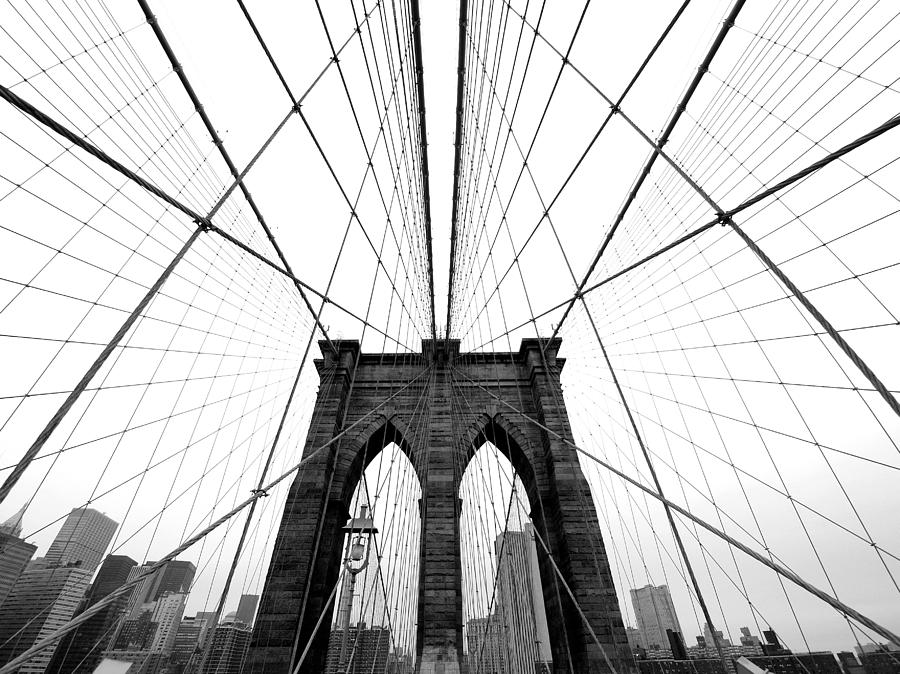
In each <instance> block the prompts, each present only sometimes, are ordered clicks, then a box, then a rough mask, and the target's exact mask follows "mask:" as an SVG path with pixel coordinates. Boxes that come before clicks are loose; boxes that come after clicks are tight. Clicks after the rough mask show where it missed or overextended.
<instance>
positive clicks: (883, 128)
mask: <svg viewBox="0 0 900 674" xmlns="http://www.w3.org/2000/svg"><path fill="white" fill-rule="evenodd" d="M897 126H900V115H896V116H894V117H892V118H890V119H889V120H887V121H886V122H884V123H882V124H880V125H879V126H877V127H875V128H874V129H872V130H871V131H869V132H868V133H866V134H864V135H862V136H860V137H859V138H857V139H855V140H853V141H851V142H850V143H847V144H846V145H844V146H843V147H841V148H839V149H837V150H835V151H834V152H831V153H829V154H828V155H826V156H825V157H822V158H821V159H819V160H818V161H816V162H814V163H812V164H810V165H809V166H807V167H806V168H804V169H802V170H800V171H799V172H797V173H794V174H793V175H791V176H789V177H787V178H785V179H784V180H782V181H780V182H779V183H777V184H776V185H773V186H772V187H769V188H767V189H765V190H763V191H762V192H760V193H758V194H756V195H754V196H753V197H751V198H749V199H747V200H746V201H744V202H742V203H741V204H739V205H738V206H735V207H734V208H732V209H730V210H728V211H722V212H721V214H720V215H719V216H717V218H716V219H715V220H711V221H709V222H707V223H706V224H704V225H702V226H700V227H698V228H697V229H695V230H693V231H692V232H690V233H689V234H687V235H685V236H683V237H681V238H680V239H678V240H676V241H674V242H672V243H671V244H667V245H666V246H664V247H662V248H661V249H659V250H657V251H656V252H654V253H651V254H650V255H649V256H647V257H645V258H643V259H642V260H639V261H638V262H636V263H634V264H632V265H629V266H628V267H626V268H625V269H623V270H621V271H619V272H616V273H615V274H613V275H612V276H608V277H606V278H605V279H603V280H602V281H599V282H597V283H594V284H592V285H591V286H589V287H587V288H584V287H583V285H582V284H580V285H582V289H581V290H579V291H577V292H576V293H575V294H574V295H573V296H572V297H571V298H570V299H569V300H566V301H567V302H568V305H569V307H570V308H571V306H572V305H573V304H574V303H575V302H576V301H577V300H578V299H580V298H581V297H582V296H584V295H585V294H587V293H589V292H591V291H593V290H596V289H597V288H599V287H601V286H603V285H605V284H606V283H608V282H609V281H611V280H613V279H614V278H617V277H619V276H621V275H623V274H625V273H627V272H628V271H631V270H633V269H635V268H636V267H638V266H641V265H642V264H644V263H645V262H647V261H649V260H651V259H653V258H655V257H657V256H658V255H660V254H661V253H664V252H666V251H667V250H670V249H671V248H674V247H676V246H678V245H680V244H681V243H684V242H685V241H689V240H690V239H692V238H694V237H696V236H697V235H699V234H702V233H703V232H705V231H706V230H708V229H710V228H712V227H713V226H714V225H715V224H722V225H728V226H729V227H731V228H732V229H733V230H734V231H735V232H736V233H737V234H738V236H740V237H741V239H742V240H743V241H744V243H745V244H746V245H747V247H748V248H750V250H751V251H752V252H753V253H754V254H755V255H756V256H757V257H758V258H759V259H760V260H761V261H762V262H763V264H764V265H765V266H766V267H767V268H768V269H769V270H770V271H771V272H772V273H773V274H774V275H775V276H776V277H777V278H778V279H779V280H780V281H781V282H782V284H783V285H784V286H785V287H787V288H788V290H790V291H791V293H792V294H793V295H794V296H795V297H796V298H797V299H798V301H799V302H800V303H801V304H802V305H803V306H804V308H806V310H807V311H808V312H809V313H810V314H811V315H812V316H813V317H814V318H815V319H816V320H817V321H818V322H819V324H820V325H821V326H822V328H823V329H824V330H825V331H826V332H827V333H828V334H829V336H831V338H832V339H833V340H834V341H835V342H836V343H837V344H838V346H839V347H840V349H841V350H842V351H843V352H844V354H845V355H846V356H847V357H848V358H849V359H850V361H851V362H852V363H853V364H854V365H856V367H857V368H858V369H859V370H860V372H862V374H863V375H864V376H865V377H866V379H868V381H869V383H871V384H872V386H873V387H874V388H875V390H876V391H878V393H879V394H880V395H881V397H882V398H883V399H884V400H885V402H886V403H887V404H888V406H889V407H890V408H891V410H893V411H894V412H895V413H896V414H897V415H898V416H900V403H898V402H897V399H896V398H895V397H894V395H893V394H892V393H891V392H890V391H889V390H888V389H887V387H886V386H885V385H884V384H883V383H882V382H881V380H880V379H879V378H878V377H877V375H875V373H874V372H873V371H872V370H871V368H869V366H868V365H867V364H866V363H865V361H863V360H862V358H861V357H860V356H859V355H858V354H857V353H856V352H855V351H854V349H853V348H852V347H851V346H850V345H849V344H848V343H847V341H846V340H845V339H844V338H843V336H842V335H841V334H840V332H839V331H837V330H836V329H835V328H834V327H833V326H832V325H831V323H830V322H829V321H828V320H827V319H826V318H825V317H824V316H823V315H822V314H821V312H819V310H818V309H817V308H816V307H815V305H813V304H812V303H811V302H810V301H809V300H808V299H807V298H806V296H805V295H804V294H803V292H802V291H801V290H800V289H799V288H798V287H797V286H796V285H795V284H794V283H793V282H792V281H791V280H790V279H789V278H788V277H787V275H785V273H784V272H783V271H782V270H781V268H780V267H779V266H778V265H776V264H775V263H774V262H773V261H772V259H771V258H769V257H768V255H766V254H765V252H764V251H762V249H760V248H759V246H758V245H757V244H756V243H755V242H754V241H753V240H752V239H750V237H749V236H748V235H747V234H746V233H744V231H743V229H741V228H740V227H739V226H738V225H737V224H736V223H735V222H734V220H733V216H734V215H736V214H737V213H740V212H742V211H744V210H746V209H747V208H749V207H750V206H752V205H754V204H756V203H759V202H760V201H762V200H764V199H766V198H768V197H769V196H772V195H773V194H775V193H776V192H778V191H780V190H782V189H784V188H785V187H788V186H790V185H793V184H794V183H796V182H797V181H799V180H802V179H803V178H806V177H807V176H809V175H811V174H813V173H814V172H816V171H818V170H819V169H821V168H823V167H825V166H827V165H828V164H830V163H831V162H833V161H835V160H837V159H839V158H841V157H842V156H844V155H845V154H847V153H849V152H851V151H852V150H854V149H856V148H858V147H860V146H862V145H864V144H865V143H867V142H869V141H871V140H873V139H875V138H878V137H880V136H881V135H883V134H885V133H886V132H888V131H890V130H891V129H894V128H895V127H897ZM607 240H609V239H608V238H607ZM595 260H599V256H598V257H595ZM585 280H587V276H586V277H585ZM545 313H549V312H545ZM566 313H568V311H567V312H566ZM565 315H566V314H564V315H563V316H564V317H565ZM528 322H529V323H530V322H532V321H528ZM561 325H562V320H561V321H560V323H559V324H557V326H556V329H555V330H554V334H556V333H557V332H558V331H559V329H560V327H561Z"/></svg>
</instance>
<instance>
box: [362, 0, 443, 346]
mask: <svg viewBox="0 0 900 674" xmlns="http://www.w3.org/2000/svg"><path fill="white" fill-rule="evenodd" d="M352 8H353V11H354V18H355V17H356V8H355V5H353V6H352ZM382 19H384V17H383V15H382ZM394 19H395V21H394V24H395V35H396V37H397V47H398V52H399V51H400V34H399V29H398V28H397V26H396V16H395V17H394ZM385 28H386V27H385V25H384V23H382V32H383V35H384V47H385V50H386V52H387V54H388V68H389V69H390V70H395V67H394V61H393V58H392V51H393V50H392V49H391V41H390V37H389V35H388V31H386V30H385ZM366 29H367V34H368V36H369V44H370V45H371V49H372V56H373V57H372V62H373V63H374V66H375V74H376V79H377V80H378V85H379V89H380V90H381V103H379V100H378V95H377V94H376V91H375V81H374V79H373V78H372V69H371V66H370V65H369V57H368V56H367V53H366V49H365V44H364V42H363V38H362V33H361V32H360V33H358V36H359V43H360V49H361V52H362V55H363V60H364V63H365V66H366V73H367V75H368V81H369V87H370V90H371V92H372V99H373V103H374V105H375V107H376V108H379V107H380V106H381V105H384V107H385V121H384V122H383V125H384V124H386V126H387V133H386V134H384V135H385V149H390V150H391V151H392V152H391V153H388V165H389V166H390V168H391V171H392V173H393V171H394V165H395V164H396V173H395V178H394V190H393V192H394V194H399V195H400V197H401V199H400V202H401V205H400V208H401V212H402V214H403V217H402V220H403V233H404V234H405V235H406V241H407V242H408V244H409V247H410V254H412V253H413V252H414V250H413V249H414V244H413V240H412V234H411V232H410V228H409V226H408V225H409V223H408V222H407V220H410V221H413V220H414V218H413V216H411V215H410V214H409V213H408V208H409V207H408V204H407V202H406V196H407V195H406V194H405V193H404V192H402V191H401V190H399V189H398V188H397V182H398V180H399V176H400V174H401V172H402V171H403V170H405V171H406V176H407V182H408V185H409V192H410V194H409V198H410V200H411V199H412V192H413V189H414V187H415V186H417V187H418V189H419V191H420V196H421V198H420V199H418V201H419V204H418V209H417V210H421V213H420V214H419V217H420V218H421V219H422V221H424V224H425V229H426V232H425V247H426V252H425V257H426V261H425V266H426V269H425V270H424V272H423V271H422V269H421V264H422V262H421V259H419V258H417V265H416V278H417V280H418V281H419V285H420V286H421V283H422V279H421V276H422V274H423V273H424V274H425V276H426V277H427V285H428V288H427V291H424V290H423V289H422V288H421V287H420V288H419V292H427V294H428V296H429V298H430V299H429V304H430V306H431V314H432V315H431V324H432V330H431V334H432V337H435V338H436V334H435V329H434V320H435V317H434V306H433V305H434V301H433V296H434V282H433V264H432V260H431V258H432V253H431V209H430V208H431V207H430V196H429V194H430V193H429V191H428V190H429V184H428V179H427V169H428V167H427V155H426V156H425V157H424V160H423V157H422V156H420V157H419V165H418V166H419V169H420V170H419V171H417V172H415V174H414V173H413V171H412V170H411V168H410V166H409V161H410V160H414V157H411V156H410V153H408V152H407V143H409V145H410V147H412V145H413V144H415V141H414V139H413V138H412V136H413V135H414V134H413V131H414V129H413V128H411V127H410V117H409V111H408V109H409V108H410V107H411V106H412V105H413V102H411V101H410V100H409V99H410V92H409V91H407V87H406V80H405V79H404V80H402V82H403V87H402V93H403V100H404V102H405V104H406V106H407V115H406V119H405V120H401V119H400V107H399V99H400V96H399V94H398V87H397V85H396V82H395V85H394V90H393V92H392V99H391V100H394V99H396V100H397V104H395V105H394V106H393V108H394V111H395V113H396V116H397V124H398V126H399V127H400V128H399V132H400V140H401V143H402V145H403V149H402V152H401V158H399V159H398V157H397V147H396V141H395V139H394V130H393V127H392V125H391V120H390V116H389V115H388V110H387V108H388V105H389V102H388V101H387V100H386V99H385V96H384V83H383V81H382V76H381V68H380V67H379V63H378V56H377V51H376V49H375V43H374V39H373V37H372V31H371V26H366ZM409 30H410V31H412V30H413V28H412V27H410V28H409ZM409 42H410V40H407V50H406V51H407V53H406V56H405V60H406V61H407V62H408V61H409V60H414V55H413V54H410V53H409V47H410V45H409ZM413 49H415V45H413ZM396 70H398V78H399V76H400V75H402V73H403V71H404V68H403V66H402V65H401V67H400V68H399V69H396ZM405 70H406V71H407V72H408V71H409V69H408V68H406V69H405ZM417 77H419V78H421V72H419V73H418V75H417ZM423 86H424V85H423ZM414 93H415V95H414V96H413V98H419V100H420V101H421V103H420V107H421V106H424V98H421V97H420V96H419V94H420V93H421V92H419V91H418V89H417V90H416V91H415V92H414ZM422 96H424V94H423V93H422ZM420 112H421V114H422V115H424V108H422V109H421V111H420ZM421 121H422V123H423V124H424V117H422V119H421ZM422 128H424V127H420V129H419V130H420V135H421V137H420V139H419V143H418V144H417V145H418V146H420V147H424V138H425V136H424V135H422V134H421V131H422ZM406 132H408V133H409V136H407V133H406ZM388 136H390V139H391V145H390V146H389V147H388V145H387V137H388ZM373 152H374V150H373ZM391 154H393V160H391ZM370 159H371V158H370ZM401 159H402V167H401ZM423 161H424V162H425V163H424V164H423V163H422V162H423ZM373 175H374V169H373ZM391 201H392V204H393V195H392V200H391ZM392 204H391V205H392ZM388 211H390V206H389V207H388ZM391 231H392V235H393V236H394V243H395V245H396V246H397V250H398V260H400V261H402V258H403V255H402V252H401V248H402V244H401V242H400V241H398V240H397V238H396V235H395V234H394V232H393V228H391ZM415 234H416V238H417V240H418V239H419V238H420V236H419V234H420V232H419V231H418V228H417V229H416V231H415ZM421 245H422V244H421V241H419V247H420V248H421ZM418 252H419V254H420V255H421V250H419V251H418ZM403 267H404V273H405V274H408V270H407V268H406V264H405V263H403Z"/></svg>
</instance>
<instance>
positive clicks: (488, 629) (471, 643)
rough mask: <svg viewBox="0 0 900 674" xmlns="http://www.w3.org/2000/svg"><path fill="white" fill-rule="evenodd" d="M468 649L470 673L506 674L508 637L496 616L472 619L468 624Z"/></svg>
mask: <svg viewBox="0 0 900 674" xmlns="http://www.w3.org/2000/svg"><path fill="white" fill-rule="evenodd" d="M466 647H467V649H468V654H467V660H468V663H469V671H470V672H480V674H506V661H507V660H508V659H509V655H508V652H507V643H506V635H505V632H504V629H503V625H502V624H501V623H500V620H499V619H498V618H497V616H496V615H489V616H487V617H486V618H472V619H471V620H469V621H468V622H467V623H466Z"/></svg>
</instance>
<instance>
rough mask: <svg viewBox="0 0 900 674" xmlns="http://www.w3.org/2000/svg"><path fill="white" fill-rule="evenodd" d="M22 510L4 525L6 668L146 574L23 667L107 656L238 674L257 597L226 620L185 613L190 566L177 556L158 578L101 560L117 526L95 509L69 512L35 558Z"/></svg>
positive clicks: (68, 668) (0, 534) (37, 670)
mask: <svg viewBox="0 0 900 674" xmlns="http://www.w3.org/2000/svg"><path fill="white" fill-rule="evenodd" d="M24 510H25V508H24V507H23V509H22V510H20V511H19V512H18V513H16V514H15V515H13V517H11V518H10V519H9V520H7V521H6V522H4V523H3V524H2V525H0V644H2V645H0V665H3V664H6V663H8V662H10V661H12V660H14V659H15V658H17V657H19V656H20V655H22V654H23V653H25V652H26V651H27V650H28V649H29V648H31V647H32V646H33V645H35V644H36V643H38V642H40V641H41V640H42V639H44V638H46V637H47V636H49V635H51V634H52V633H54V632H55V631H56V630H58V629H59V628H60V627H62V626H63V625H65V624H66V623H68V622H69V621H71V620H72V619H73V618H75V617H77V616H79V615H81V614H83V613H85V612H87V611H89V610H91V609H92V608H93V607H94V606H95V605H96V604H98V603H99V602H100V601H101V600H103V599H106V598H108V597H109V595H110V594H112V593H114V592H116V591H117V590H119V589H120V588H121V587H122V586H123V585H125V584H126V583H127V582H129V581H133V580H136V579H138V578H139V577H141V576H143V575H145V574H146V576H147V577H146V578H143V579H141V580H140V581H139V582H137V584H136V585H134V587H132V588H130V589H129V590H127V591H125V592H123V593H122V594H121V595H120V596H117V597H116V598H115V599H114V600H113V601H112V602H110V603H108V604H106V605H105V606H103V607H102V608H100V609H99V610H94V611H93V612H92V613H91V614H90V615H89V617H87V619H86V620H84V621H83V622H82V623H81V624H80V625H79V626H78V627H77V628H76V629H75V630H73V631H72V632H69V633H68V634H66V635H65V636H63V637H62V638H61V639H60V640H59V641H58V642H57V644H56V646H55V647H50V648H47V649H45V650H43V651H42V652H40V653H39V654H37V655H36V656H35V657H33V658H31V659H30V660H29V661H28V662H26V663H25V664H23V665H22V667H21V668H20V669H19V670H18V671H20V672H22V673H23V674H25V673H27V674H75V673H78V672H83V673H84V674H88V673H90V672H93V671H94V670H95V669H96V668H97V667H98V666H99V665H100V664H101V662H102V661H104V660H107V661H118V662H126V663H131V668H130V669H129V670H128V671H129V674H212V673H215V674H239V672H240V671H241V669H242V667H243V662H244V659H245V657H246V655H247V651H248V649H249V647H250V636H251V633H252V626H253V619H254V615H255V613H256V608H257V604H258V602H259V597H258V596H257V595H243V596H242V597H241V599H240V602H239V604H238V607H237V610H236V611H234V612H232V613H229V614H227V615H226V616H224V618H222V619H221V620H217V616H216V613H215V612H200V613H197V614H196V615H194V616H185V615H184V610H185V604H186V601H187V597H188V593H189V591H190V588H191V584H192V583H193V580H194V575H195V574H196V571H197V569H196V567H195V566H194V564H193V563H191V562H187V561H180V560H172V561H169V562H166V563H165V564H164V565H162V566H161V567H160V568H159V569H157V570H156V571H155V572H152V573H151V569H152V567H154V566H155V565H156V563H155V562H146V563H144V564H138V563H137V562H136V561H135V560H133V559H131V558H130V557H126V556H124V555H106V556H105V557H104V555H105V553H106V549H107V548H108V547H109V545H110V543H111V541H112V539H113V536H114V535H115V532H116V529H117V528H118V523H117V522H115V521H113V520H112V519H110V518H109V517H107V516H106V515H104V514H103V513H101V512H98V511H97V510H94V509H92V508H76V509H75V510H72V512H70V513H69V515H68V517H67V518H66V520H65V522H64V523H63V526H62V528H61V529H60V531H59V533H58V534H57V535H56V538H54V540H53V542H52V543H51V544H50V547H49V549H48V550H47V553H46V554H45V555H44V556H43V557H40V558H37V559H32V556H33V555H34V553H35V551H36V550H37V547H36V546H35V545H32V544H30V543H27V542H26V541H24V540H23V539H22V538H21V534H22V517H23V514H24ZM92 579H93V582H91V580H92Z"/></svg>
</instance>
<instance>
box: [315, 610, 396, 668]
mask: <svg viewBox="0 0 900 674" xmlns="http://www.w3.org/2000/svg"><path fill="white" fill-rule="evenodd" d="M343 638H344V630H342V629H336V630H332V631H331V637H330V638H329V640H328V656H327V659H326V664H325V674H345V673H349V674H385V672H386V670H387V663H388V653H389V652H390V648H391V630H390V629H389V628H387V627H382V626H380V625H373V626H372V627H366V623H364V622H360V623H359V624H357V625H355V626H353V627H351V628H350V629H349V631H348V633H347V652H346V658H347V660H346V662H344V663H341V661H340V660H341V642H342V640H343Z"/></svg>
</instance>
